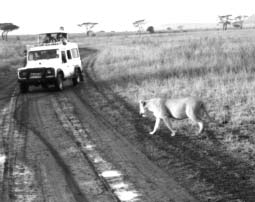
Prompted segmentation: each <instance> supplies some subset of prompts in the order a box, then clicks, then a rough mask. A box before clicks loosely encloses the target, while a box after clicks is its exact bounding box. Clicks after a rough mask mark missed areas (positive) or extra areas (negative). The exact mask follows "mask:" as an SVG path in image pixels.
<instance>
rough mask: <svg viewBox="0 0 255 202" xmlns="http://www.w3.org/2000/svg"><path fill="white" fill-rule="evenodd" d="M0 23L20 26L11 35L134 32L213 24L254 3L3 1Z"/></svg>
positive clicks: (253, 10) (249, 10) (252, 10)
mask: <svg viewBox="0 0 255 202" xmlns="http://www.w3.org/2000/svg"><path fill="white" fill-rule="evenodd" d="M1 8H2V9H1V12H0V23H4V22H11V23H14V24H16V25H18V26H19V27H20V29H19V30H16V31H13V34H36V33H41V32H48V31H55V30H58V28H59V27H60V26H63V27H64V28H65V30H66V31H67V32H85V29H84V28H81V27H78V26H77V25H78V24H80V23H83V22H97V23H99V24H98V25H96V26H95V28H94V29H93V30H94V31H134V30H135V28H134V26H133V24H132V23H133V22H134V21H136V20H142V19H145V20H146V25H145V26H154V27H155V28H156V27H160V26H161V25H166V24H176V23H180V24H181V23H215V24H217V22H218V15H226V14H232V15H233V16H237V15H248V16H250V15H253V14H255V1H254V0H210V1H209V0H68V1H67V0H41V1H37V0H6V1H4V0H3V1H2V2H1Z"/></svg>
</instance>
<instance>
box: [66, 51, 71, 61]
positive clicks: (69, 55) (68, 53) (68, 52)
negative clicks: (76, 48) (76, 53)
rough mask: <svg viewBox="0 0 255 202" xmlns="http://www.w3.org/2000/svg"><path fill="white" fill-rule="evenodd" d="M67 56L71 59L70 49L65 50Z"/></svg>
mask: <svg viewBox="0 0 255 202" xmlns="http://www.w3.org/2000/svg"><path fill="white" fill-rule="evenodd" d="M66 53H67V58H68V60H71V59H72V55H71V51H70V50H67V52H66Z"/></svg>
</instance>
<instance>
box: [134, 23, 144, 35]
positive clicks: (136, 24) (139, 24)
mask: <svg viewBox="0 0 255 202" xmlns="http://www.w3.org/2000/svg"><path fill="white" fill-rule="evenodd" d="M133 25H134V27H136V28H138V32H139V33H141V32H142V31H143V30H144V28H143V26H144V25H145V20H137V21H135V22H133Z"/></svg>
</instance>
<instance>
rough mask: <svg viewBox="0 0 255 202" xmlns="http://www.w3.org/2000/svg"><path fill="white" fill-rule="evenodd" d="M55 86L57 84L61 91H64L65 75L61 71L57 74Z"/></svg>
mask: <svg viewBox="0 0 255 202" xmlns="http://www.w3.org/2000/svg"><path fill="white" fill-rule="evenodd" d="M55 86H56V89H57V90H59V91H62V90H63V89H64V86H63V75H62V74H61V73H58V74H57V80H56V83H55Z"/></svg>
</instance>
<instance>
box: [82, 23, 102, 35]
mask: <svg viewBox="0 0 255 202" xmlns="http://www.w3.org/2000/svg"><path fill="white" fill-rule="evenodd" d="M97 24H98V23H96V22H84V23H81V24H78V26H79V27H82V26H84V27H85V29H86V35H87V36H89V33H90V32H91V30H92V28H93V27H95V25H97Z"/></svg>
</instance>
